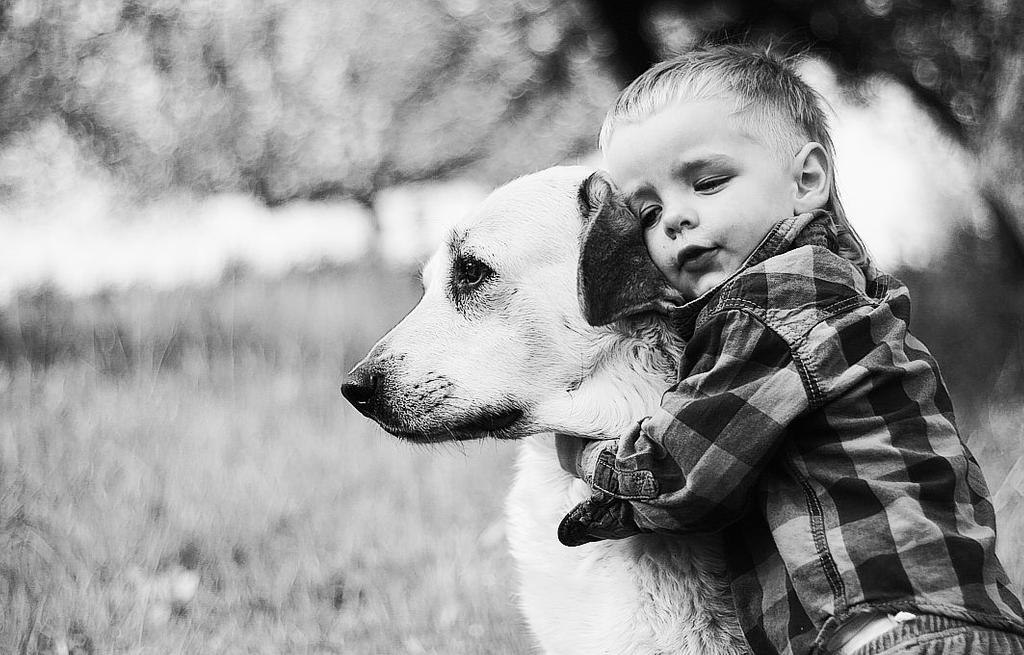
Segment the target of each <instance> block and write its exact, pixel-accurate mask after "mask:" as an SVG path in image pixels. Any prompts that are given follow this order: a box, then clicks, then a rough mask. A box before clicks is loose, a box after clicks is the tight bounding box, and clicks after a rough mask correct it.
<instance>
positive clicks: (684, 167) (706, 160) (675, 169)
mask: <svg viewBox="0 0 1024 655" xmlns="http://www.w3.org/2000/svg"><path fill="white" fill-rule="evenodd" d="M731 163H732V160H731V159H730V158H729V157H726V156H725V155H705V156H701V157H695V158H693V159H681V160H679V161H677V162H676V163H675V164H673V165H672V176H673V177H677V178H683V179H686V178H689V177H691V176H692V175H693V174H694V173H695V172H697V171H700V170H703V169H705V168H713V167H716V166H726V165H730V164H731Z"/></svg>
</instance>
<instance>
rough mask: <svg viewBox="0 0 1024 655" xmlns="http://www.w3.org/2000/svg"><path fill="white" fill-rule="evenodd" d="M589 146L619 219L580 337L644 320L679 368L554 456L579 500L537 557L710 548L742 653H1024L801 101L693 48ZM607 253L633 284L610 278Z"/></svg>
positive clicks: (941, 414)
mask: <svg viewBox="0 0 1024 655" xmlns="http://www.w3.org/2000/svg"><path fill="white" fill-rule="evenodd" d="M601 145H602V150H603V151H604V154H605V159H606V163H607V169H608V172H609V174H610V176H611V177H612V179H613V180H614V182H615V183H616V185H617V186H618V187H619V189H621V191H622V197H623V198H624V201H625V202H626V203H627V204H628V206H629V209H630V210H631V212H632V214H633V215H634V216H635V217H636V219H635V220H633V221H625V222H623V221H621V220H619V221H610V220H609V221H608V223H607V224H604V225H600V224H597V225H595V223H600V222H601V221H602V220H603V218H602V217H603V216H606V214H608V213H607V212H602V211H599V212H597V215H596V217H595V218H594V219H593V223H592V224H591V225H590V226H588V230H587V236H586V237H585V240H584V246H583V255H582V257H581V268H580V289H581V300H582V302H583V304H584V308H585V310H586V313H587V317H588V320H590V321H591V322H592V323H594V324H604V323H608V322H610V321H613V320H616V319H618V318H621V317H624V316H628V315H631V314H635V313H640V312H644V311H662V312H664V313H667V314H668V317H669V320H670V323H671V325H672V326H673V328H674V329H675V330H677V331H678V333H679V336H680V337H681V338H682V339H683V340H685V341H686V348H685V351H684V355H683V358H682V361H681V363H680V366H679V372H678V383H677V384H676V385H675V386H673V387H672V388H671V389H670V390H669V391H668V392H667V393H666V394H665V396H664V397H663V399H662V405H661V409H660V410H659V411H658V412H656V413H655V415H653V416H651V417H647V418H645V419H643V421H641V422H640V424H639V425H638V426H637V427H636V428H635V429H634V430H632V431H631V432H630V433H629V434H626V435H622V436H621V437H620V438H618V439H616V440H604V441H585V440H582V439H578V438H575V437H568V436H563V435H560V436H559V451H560V452H559V454H560V456H561V458H562V461H563V466H566V468H568V469H569V470H570V471H571V472H573V473H575V474H577V475H580V476H581V477H583V478H584V479H585V480H586V481H587V482H588V483H589V484H590V485H591V486H592V487H593V488H594V494H593V496H592V497H591V498H590V499H588V500H587V501H585V502H584V503H581V504H580V505H578V506H577V507H576V508H574V509H573V510H572V511H571V512H570V513H569V514H568V515H567V516H566V517H565V519H563V521H562V524H561V525H560V526H559V533H558V534H559V539H560V540H561V541H562V542H563V543H564V544H566V545H569V546H575V545H580V544H583V543H587V542H590V541H597V540H600V539H609V538H621V537H627V536H630V535H634V534H638V533H642V532H675V533H685V532H701V531H704V532H707V531H722V535H723V542H724V544H725V549H726V558H727V561H728V564H729V569H730V575H731V583H732V590H733V595H734V602H735V605H736V608H737V612H738V614H739V618H740V622H741V625H742V626H743V629H744V633H745V635H746V637H747V640H748V642H749V644H750V647H751V648H752V650H753V651H754V652H755V653H807V652H815V653H829V654H840V653H841V654H846V653H854V652H857V653H862V654H864V655H866V654H868V653H882V652H885V653H889V652H900V653H968V652H970V653H982V652H984V653H1000V654H1008V653H1019V654H1022V655H1024V639H1022V635H1024V619H1022V612H1021V606H1020V602H1019V600H1018V599H1017V598H1016V597H1015V596H1014V595H1013V593H1012V592H1011V591H1010V590H1009V588H1008V584H1009V582H1008V580H1007V576H1006V574H1005V572H1004V571H1003V568H1002V565H1001V564H1000V563H999V561H998V559H997V558H996V555H995V549H994V546H995V517H994V513H993V509H992V505H991V503H990V502H989V499H988V490H987V488H986V486H985V482H984V479H983V477H982V474H981V471H980V469H979V467H978V464H977V462H976V461H975V460H974V459H973V457H972V456H971V455H970V453H969V452H968V451H967V449H966V447H965V446H964V444H963V443H962V442H961V440H960V437H959V435H958V433H957V429H956V426H955V423H954V417H953V409H952V405H951V404H950V400H949V397H948V395H947V394H946V390H945V388H944V386H943V383H942V380H941V378H940V377H939V373H938V369H937V367H936V364H935V362H934V360H933V359H932V358H931V356H930V354H929V353H928V351H927V350H926V349H925V347H924V346H923V345H922V344H921V343H920V342H919V341H917V340H916V339H914V337H913V336H911V335H910V334H909V332H908V331H907V321H908V320H909V300H908V296H907V290H906V288H905V287H903V286H902V284H901V283H900V282H899V281H897V280H895V279H894V278H892V277H890V276H887V275H883V274H880V273H879V272H878V271H877V270H876V269H875V268H874V267H873V266H872V264H871V261H870V258H869V257H868V254H867V251H866V250H865V248H864V247H863V245H862V243H861V241H860V239H859V238H858V237H857V235H856V233H855V232H854V231H853V230H852V228H851V227H850V226H849V224H848V222H847V220H846V218H845V215H844V213H843V210H842V206H841V205H840V203H839V198H838V195H837V192H836V188H835V181H834V173H833V167H832V161H833V147H832V144H831V139H830V138H829V135H828V131H827V127H826V123H825V117H824V113H823V112H822V110H821V108H820V107H819V105H818V102H817V97H816V95H815V93H814V92H813V91H812V90H811V89H810V88H809V87H808V86H807V85H806V84H805V83H804V82H802V81H801V80H800V78H799V77H798V76H797V75H796V74H795V73H794V71H793V70H792V69H791V68H790V67H789V66H788V65H787V64H786V63H785V62H783V61H782V60H779V59H777V58H776V57H775V56H773V55H771V54H769V53H765V52H755V51H751V50H747V49H744V48H738V47H718V48H703V49H698V50H696V51H693V52H691V53H688V54H686V55H683V56H681V57H679V58H677V59H674V60H671V61H668V62H664V63H662V64H659V65H657V66H655V67H653V68H652V69H650V70H649V71H647V72H646V73H645V74H644V75H642V76H641V77H640V78H638V79H637V80H636V81H634V82H633V83H632V84H631V85H630V86H629V87H627V88H626V89H625V90H624V91H623V92H622V94H621V95H620V97H619V99H618V101H617V102H616V105H615V107H614V108H613V109H612V110H611V112H610V113H609V115H608V118H607V119H606V120H605V125H604V127H603V129H602V135H601ZM620 218H621V217H620ZM609 234H612V235H614V236H613V239H612V242H614V244H613V245H614V247H609V246H610V244H611V242H609V241H607V238H608V235H609ZM594 235H602V236H601V238H602V239H605V242H603V243H591V241H593V240H594V239H595V238H597V237H595V236H594ZM630 248H633V249H634V252H641V250H642V249H644V248H646V251H647V253H648V254H649V260H653V263H654V265H655V266H656V271H655V267H650V266H648V268H649V269H650V270H651V271H652V272H654V276H657V274H658V272H660V275H661V278H660V279H659V280H658V281H657V282H656V283H654V284H651V283H647V284H640V285H637V284H636V275H637V272H636V268H635V267H634V268H633V269H632V270H630V271H628V272H624V273H623V275H622V279H621V280H618V281H617V280H616V278H615V271H617V270H621V269H623V268H624V267H623V266H622V253H623V252H624V250H629V249H630ZM638 256H639V257H643V256H644V255H643V254H642V252H641V254H640V255H638ZM613 259H615V261H612V260H613ZM637 261H640V260H637ZM649 263H650V261H648V264H649ZM666 283H667V286H666ZM659 284H660V291H658V289H659ZM622 285H626V286H628V287H629V288H626V289H625V291H624V288H623V286H622ZM637 288H644V289H655V291H654V292H652V293H651V294H649V295H648V296H641V297H631V294H630V293H629V291H630V289H634V290H635V289H637ZM673 297H675V298H680V297H681V299H682V301H681V302H678V303H676V304H675V305H674V306H673V305H672V304H671V303H667V299H669V300H670V299H672V298H673ZM616 299H618V300H616Z"/></svg>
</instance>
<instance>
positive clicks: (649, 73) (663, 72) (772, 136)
mask: <svg viewBox="0 0 1024 655" xmlns="http://www.w3.org/2000/svg"><path fill="white" fill-rule="evenodd" d="M795 62H796V59H795V58H783V57H781V56H779V55H776V54H775V53H774V52H772V51H771V49H770V48H761V49H758V48H754V47H750V46H741V45H705V46H700V47H697V48H695V49H693V50H690V51H689V52H686V53H684V54H682V55H679V56H677V57H674V58H673V59H669V60H666V61H663V62H661V63H658V64H655V65H654V66H652V67H651V68H649V69H647V70H646V71H645V72H644V73H643V74H642V75H640V77H638V78H636V79H635V80H633V81H632V82H631V83H630V84H629V86H627V87H626V88H625V89H623V90H622V92H621V93H619V97H618V98H617V99H616V100H615V104H614V105H613V106H612V108H611V110H610V111H609V112H608V115H607V116H606V117H605V119H604V124H603V125H602V126H601V137H600V146H601V150H605V149H606V148H607V147H608V143H609V141H610V140H611V137H612V134H613V133H614V131H615V128H616V127H618V126H619V125H621V124H623V123H635V122H638V121H641V120H644V119H646V118H649V117H650V116H651V115H653V114H655V113H657V112H659V111H661V110H663V109H665V108H666V107H668V106H669V105H671V104H673V103H676V102H680V101H693V100H706V99H711V98H721V97H723V96H731V97H733V98H735V100H736V103H737V114H738V115H739V117H740V118H741V120H745V121H747V126H748V127H749V128H750V129H751V130H752V131H753V132H754V133H755V134H758V135H760V136H761V137H762V138H763V139H764V140H765V142H766V143H767V144H768V145H769V146H771V147H772V148H773V149H775V150H776V152H777V153H778V155H779V156H780V157H791V156H793V155H795V154H796V153H797V152H799V150H800V148H802V147H803V146H804V144H806V143H808V142H809V141H815V142H817V143H819V144H821V146H822V147H823V148H824V149H825V152H826V154H827V155H828V158H829V161H830V162H831V163H832V166H833V174H832V181H831V188H830V189H829V198H828V202H827V204H826V206H825V209H827V210H828V211H829V212H831V213H832V217H833V219H834V220H835V223H836V226H837V227H838V228H839V232H840V234H839V240H840V253H839V254H841V255H842V256H843V257H845V258H847V259H849V260H850V261H852V262H853V263H855V264H857V265H858V266H860V267H861V268H862V269H864V270H865V271H866V272H867V271H868V270H869V269H871V268H873V263H872V261H871V256H870V254H869V253H868V250H867V248H866V247H865V245H864V242H863V241H862V240H861V238H860V236H859V235H858V234H857V233H856V232H855V231H854V229H853V226H852V225H850V222H849V220H848V219H847V217H846V211H845V210H844V209H843V205H842V202H841V201H840V199H839V191H838V189H837V187H836V179H835V171H834V168H835V145H834V144H833V143H832V136H831V135H830V134H829V130H828V119H827V117H826V115H825V110H824V109H823V104H824V99H823V98H822V97H821V96H820V95H819V94H818V92H816V91H815V90H814V89H812V88H811V87H810V85H808V84H807V83H806V82H804V81H803V79H801V78H800V76H799V75H798V74H797V73H796V70H795V68H794V64H795Z"/></svg>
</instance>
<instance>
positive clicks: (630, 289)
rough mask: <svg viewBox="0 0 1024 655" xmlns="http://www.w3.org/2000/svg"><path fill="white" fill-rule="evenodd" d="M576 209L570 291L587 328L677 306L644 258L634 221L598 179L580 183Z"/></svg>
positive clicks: (662, 279)
mask: <svg viewBox="0 0 1024 655" xmlns="http://www.w3.org/2000/svg"><path fill="white" fill-rule="evenodd" d="M579 204H580V211H581V212H582V213H583V234H582V238H581V243H580V261H579V268H578V270H577V278H576V291H577V293H578V295H579V302H580V309H581V310H582V311H583V317H584V318H586V319H587V322H588V323H590V324H591V325H605V324H607V323H611V322H612V321H616V320H618V319H620V318H622V317H624V316H628V315H630V314H637V313H640V312H644V311H649V310H654V309H666V308H667V307H670V306H675V305H678V304H680V303H681V302H682V296H681V294H679V292H678V291H676V290H675V289H673V288H672V287H671V286H670V285H669V283H668V280H666V279H665V277H664V276H663V275H662V274H661V271H659V270H658V267H657V266H655V265H654V262H653V261H652V260H651V256H650V255H649V254H648V253H647V246H646V244H645V243H644V229H643V226H642V225H641V223H640V220H639V218H637V217H636V216H635V215H634V214H633V212H632V210H630V208H629V205H627V204H626V202H625V201H624V200H623V199H622V198H621V196H619V194H618V192H617V191H616V189H615V187H614V186H613V185H612V183H611V181H610V180H609V179H608V178H607V177H606V176H605V175H604V174H602V173H600V172H597V173H594V174H592V175H591V176H590V177H588V178H587V179H585V180H584V181H583V183H582V184H581V185H580V189H579Z"/></svg>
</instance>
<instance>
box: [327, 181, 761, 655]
mask: <svg viewBox="0 0 1024 655" xmlns="http://www.w3.org/2000/svg"><path fill="white" fill-rule="evenodd" d="M590 173H591V171H590V170H588V169H585V168H581V167H561V168H552V169H548V170H545V171H541V172H539V173H535V174H533V175H529V176H526V177H523V178H520V179H518V180H515V181H513V182H511V183H510V184H508V185H506V186H504V187H502V188H500V189H498V190H497V191H495V192H494V193H493V194H491V196H490V197H489V198H488V199H487V200H486V201H485V202H484V203H483V205H482V206H481V207H480V209H479V210H478V211H477V212H475V213H474V214H473V215H472V216H470V217H469V218H467V219H466V220H464V221H463V222H462V223H460V224H459V225H457V226H456V227H455V228H454V229H453V231H452V233H451V234H450V236H449V238H448V239H447V242H446V243H445V244H444V245H443V246H442V247H441V248H440V249H439V250H438V251H437V253H436V254H435V255H434V256H433V258H432V259H431V260H430V262H429V263H428V264H427V266H426V268H425V269H424V275H423V277H424V288H425V290H424V295H423V299H422V300H421V301H420V303H419V304H418V305H417V306H416V308H415V309H414V310H413V311H412V312H411V313H410V314H409V315H408V316H407V317H406V318H405V319H404V320H403V321H402V322H401V323H399V325H397V326H396V327H395V328H394V329H393V330H391V332H389V333H388V334H387V335H386V336H385V337H384V338H382V339H381V340H380V341H379V342H378V343H377V344H376V345H375V346H374V348H373V349H372V350H371V351H370V353H369V354H368V355H367V357H366V358H365V359H364V360H363V361H362V362H361V363H360V364H359V365H358V366H357V367H356V368H355V369H354V370H353V372H352V373H351V374H350V378H349V381H348V382H347V383H346V385H345V387H344V388H343V390H344V392H345V395H346V397H347V398H348V399H349V400H350V401H351V402H352V403H353V404H354V405H356V407H358V408H359V409H360V411H362V412H363V413H364V414H366V415H368V416H370V417H371V418H373V419H374V420H376V421H377V422H378V423H380V425H381V426H383V427H384V428H385V429H386V430H388V431H389V432H392V433H393V434H396V435H398V436H400V437H403V438H406V439H409V440H412V441H419V442H433V441H442V440H452V439H456V440H465V439H477V438H482V437H494V438H498V439H516V438H520V437H525V440H524V443H523V445H522V449H521V451H520V454H519V459H518V470H517V476H516V480H515V483H514V485H513V487H512V491H511V493H510V495H509V498H508V521H509V526H508V535H509V541H510V542H511V547H512V553H513V556H514V557H515V559H516V561H517V563H518V565H519V570H520V572H521V581H520V583H521V588H520V598H521V602H522V609H523V612H524V614H525V616H526V619H527V621H528V623H529V625H530V628H531V629H532V630H533V632H534V634H535V635H536V637H537V639H538V640H539V641H540V643H541V646H542V647H543V649H544V651H545V652H548V653H587V654H591V653H614V654H619V653H688V654H689V653H693V654H696V653H703V654H716V655H717V654H724V653H742V652H746V645H745V642H744V640H743V638H742V636H741V632H740V629H739V625H738V623H737V621H736V618H735V615H734V612H733V609H732V602H731V598H730V597H729V592H728V583H727V580H726V577H725V573H724V570H723V565H722V561H721V559H720V557H719V555H718V550H719V549H718V545H717V543H716V542H715V540H714V539H713V538H711V537H692V538H689V537H688V538H682V537H677V536H671V537H663V536H658V535H642V536H636V537H631V538H629V539H623V540H619V541H604V542H598V543H593V544H588V545H585V546H581V547H578V548H567V547H565V546H562V545H561V544H560V543H559V542H558V539H557V535H556V531H557V527H558V523H559V521H560V520H561V518H562V517H563V515H564V514H565V513H566V512H567V511H568V510H569V509H570V508H571V507H573V506H574V505H575V504H576V503H578V502H580V501H582V500H583V499H584V498H586V497H587V495H588V494H589V489H588V487H587V485H586V484H585V483H584V482H582V481H580V480H578V479H576V478H574V477H572V476H571V475H569V474H568V473H566V472H565V471H563V470H562V469H561V468H560V466H559V463H558V457H557V454H556V451H555V441H554V438H553V435H552V434H551V432H554V431H559V432H568V433H575V434H580V435H615V434H620V433H622V432H624V431H626V430H627V429H628V428H629V427H630V426H631V425H632V424H634V423H635V422H636V421H637V420H638V419H639V418H641V417H643V416H645V415H647V414H650V413H651V412H652V410H654V409H655V408H656V407H657V406H658V403H659V401H660V398H661V394H662V392H663V391H664V390H665V389H667V388H668V386H669V384H671V383H672V381H673V380H674V376H675V369H676V364H677V361H678V357H679V354H680V344H678V343H676V342H675V341H673V339H672V338H671V336H670V333H669V332H668V331H667V330H666V329H665V328H664V326H663V325H662V324H660V323H659V322H658V319H656V318H655V317H654V316H653V315H651V316H650V317H648V318H645V319H641V320H634V321H630V322H623V321H620V322H618V323H616V324H615V325H614V326H612V327H607V328H595V327H591V326H590V325H588V324H587V322H586V321H585V320H584V319H583V316H582V314H581V313H580V309H579V304H578V302H577V288H576V276H577V259H578V257H579V247H580V246H579V241H580V234H581V230H582V227H583V220H584V218H585V216H584V214H583V212H584V211H585V209H586V207H585V206H583V207H581V196H580V191H581V184H582V183H583V182H584V180H586V179H587V178H588V176H589V174H590ZM585 193H586V190H585V189H584V196H583V198H582V203H583V205H585V204H586V196H585Z"/></svg>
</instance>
